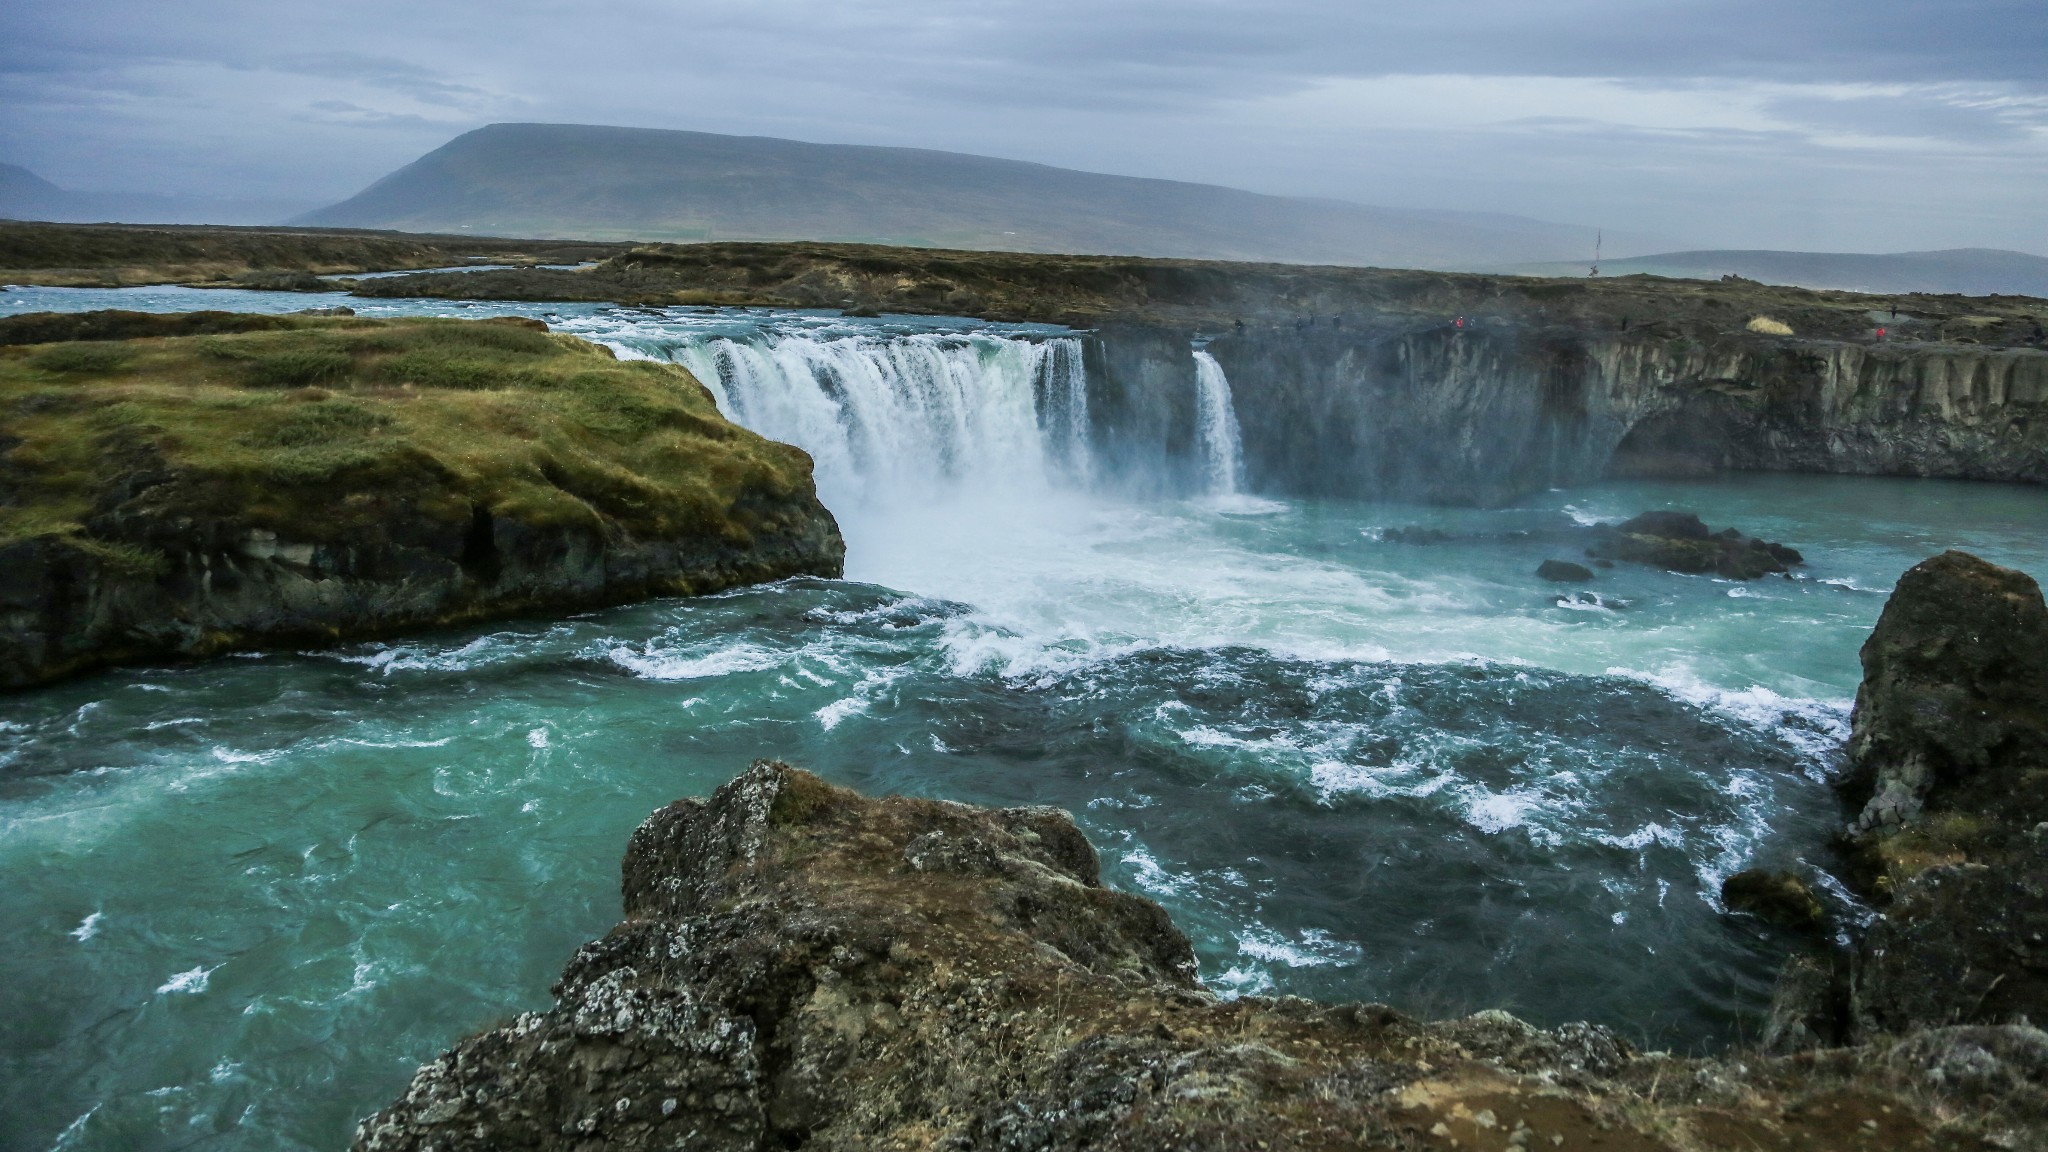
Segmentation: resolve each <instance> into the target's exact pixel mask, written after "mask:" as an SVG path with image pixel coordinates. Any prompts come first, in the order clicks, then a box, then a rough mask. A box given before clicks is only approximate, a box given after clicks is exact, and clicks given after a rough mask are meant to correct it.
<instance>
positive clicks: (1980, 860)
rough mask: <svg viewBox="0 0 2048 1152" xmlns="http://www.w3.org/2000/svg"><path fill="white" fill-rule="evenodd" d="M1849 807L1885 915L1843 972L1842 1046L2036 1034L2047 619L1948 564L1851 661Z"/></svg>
mask: <svg viewBox="0 0 2048 1152" xmlns="http://www.w3.org/2000/svg"><path fill="white" fill-rule="evenodd" d="M1863 671H1864V677H1863V685H1862V687H1861V688H1860V689H1859V690H1858V692H1857V695H1856V710H1855V714H1854V718H1853V720H1852V732H1851V737H1850V744H1849V757H1850V769H1849V771H1848V773H1847V774H1846V775H1845V778H1844V782H1843V785H1844V794H1845V798H1846V799H1847V800H1848V802H1849V806H1850V809H1851V811H1852V812H1853V813H1854V818H1853V821H1852V823H1851V824H1850V827H1849V846H1850V851H1851V853H1852V857H1853V859H1854V860H1855V861H1856V862H1857V864H1858V865H1859V866H1860V873H1861V875H1860V880H1861V882H1862V884H1863V886H1864V888H1865V889H1866V891H1867V892H1868V893H1869V895H1870V896H1871V898H1872V899H1874V900H1875V901H1877V902H1878V903H1879V904H1880V905H1882V906H1883V907H1884V908H1885V915H1884V916H1883V917H1882V918H1881V919H1880V920H1879V921H1878V922H1877V923H1876V924H1875V925H1873V926H1872V928H1871V929H1870V931H1869V933H1868V934H1867V935H1866V936H1865V938H1864V940H1863V942H1862V945H1861V948H1860V950H1859V951H1858V953H1857V955H1856V957H1855V961H1854V965H1853V969H1852V970H1851V971H1850V972H1848V973H1846V974H1845V975H1846V976H1847V979H1848V981H1849V983H1850V985H1851V987H1852V995H1851V996H1850V999H1849V1009H1850V1012H1851V1017H1850V1019H1849V1020H1848V1022H1847V1023H1848V1029H1847V1030H1848V1031H1849V1032H1850V1033H1851V1034H1871V1033H1875V1032H1882V1031H1896V1030H1899V1029H1902V1028H1907V1027H1915V1026H1934V1025H1944V1024H1980V1023H1981V1024H2002V1023H2010V1022H2015V1021H2018V1022H2024V1021H2027V1020H2033V1021H2048V943H2044V941H2048V823H2044V821H2048V607H2044V605H2043V602H2042V597H2041V589H2040V586H2039V585H2037V584H2036V583H2035V582H2034V581H2033V580H2032V579H2031V578H2030V577H2028V576H2027V575H2026V574H2025V573H2022V572H2016V571H2013V570H2012V569H2009V568H2000V567H1998V566H1997V565H1993V564H1987V563H1985V562H1984V561H1982V560H1979V559H1977V558H1976V557H1974V556H1971V555H1968V554H1967V553H1963V552H1945V553H1943V554H1941V555H1940V556H1936V557H1935V558H1933V559H1931V560H1928V561H1926V562H1925V563H1922V564H1920V565H1918V566H1916V567H1915V568H1913V569H1912V570H1911V571H1909V572H1907V573H1906V574H1905V576H1904V577H1903V578H1901V579H1900V581H1899V585H1898V589H1897V590H1896V591H1895V592H1893V594H1892V598H1891V600H1890V601H1889V602H1888V603H1887V604H1886V605H1885V609H1884V614H1883V615H1882V616H1881V617H1880V618H1879V620H1878V624H1877V628H1876V629H1875V630H1874V631H1873V632H1872V633H1871V636H1870V640H1869V641H1868V642H1867V643H1866V644H1865V645H1864V647H1863Z"/></svg>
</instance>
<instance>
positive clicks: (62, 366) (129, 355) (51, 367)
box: [31, 344, 135, 376]
mask: <svg viewBox="0 0 2048 1152" xmlns="http://www.w3.org/2000/svg"><path fill="white" fill-rule="evenodd" d="M133 359H135V350H134V349H132V348H129V347H126V346H124V345H121V344H59V345H57V346H55V347H53V348H49V349H47V350H45V351H43V352H42V353H40V354H38V355H37V356H35V357H34V359H33V360H32V361H31V363H33V364H34V365H35V366H36V367H38V368H40V369H42V370H43V371H45V372H56V373H60V374H64V375H70V374H73V373H76V374H79V375H100V376H103V375H106V374H108V373H112V372H119V371H120V370H121V369H123V368H125V367H127V366H128V362H129V361H131V360H133Z"/></svg>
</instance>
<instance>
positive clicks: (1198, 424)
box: [1195, 348, 1244, 496]
mask: <svg viewBox="0 0 2048 1152" xmlns="http://www.w3.org/2000/svg"><path fill="white" fill-rule="evenodd" d="M1195 436H1196V439H1198V440H1199V441H1200V442H1201V445H1202V474H1203V479H1204V481H1205V482H1206V487H1207V491H1208V494H1209V495H1211V496H1235V495H1237V494H1238V492H1239V491H1240V490H1241V489H1242V488H1243V487H1244V439H1243V437H1242V435H1241V434H1240V433H1239V432H1238V427H1237V412H1236V409H1235V407H1234V406H1233V405H1232V403H1231V400H1230V380H1229V378H1228V377H1226V376H1224V375H1223V365H1221V364H1218V363H1217V362H1216V358H1215V357H1214V356H1211V355H1209V353H1208V352H1206V351H1204V350H1202V349H1200V348H1197V349H1196V350H1195Z"/></svg>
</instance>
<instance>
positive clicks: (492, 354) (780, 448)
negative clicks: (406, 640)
mask: <svg viewBox="0 0 2048 1152" xmlns="http://www.w3.org/2000/svg"><path fill="white" fill-rule="evenodd" d="M60 320H61V321H62V322H63V323H62V324H61V325H59V326H60V327H66V328H67V329H72V328H75V329H77V330H76V331H72V332H70V334H71V335H73V336H77V337H80V338H78V339H74V340H70V341H65V342H57V343H49V342H42V341H43V340H44V338H45V337H46V336H47V335H49V333H47V332H44V331H42V328H46V327H48V326H49V325H50V324H51V323H54V322H56V321H60ZM39 325H40V326H41V327H39ZM0 326H4V330H0V345H5V346H4V347H0V411H4V413H5V424H6V427H7V429H8V433H7V437H6V439H5V440H4V441H0V444H4V447H5V455H4V457H0V465H4V474H0V475H4V481H5V484H6V487H7V491H8V495H9V497H10V499H9V501H8V506H7V508H6V510H5V512H4V514H0V570H4V571H5V572H6V573H7V577H6V580H5V582H4V584H0V607H4V609H5V615H4V620H5V627H4V629H0V686H5V687H17V688H18V687H22V686H25V685H29V684H35V683H40V682H43V681H47V680H50V679H54V678H56V677H59V676H64V675H68V674H71V673H74V672H77V671H81V670H84V669H88V668H93V667H99V666H104V665H106V664H110V663H126V662H133V661H137V660H154V659H164V658H177V657H195V656H205V655H213V654H217V653H221V652H228V651H236V650H241V649H247V648H253V647H265V646H275V645H281V644H282V645H300V644H306V643H331V642H333V641H336V640H340V639H344V638H359V637H365V636H375V635H383V634H388V633H392V632H397V631H403V630H411V629H418V628H422V627H430V626H440V625H447V624H451V623H457V622H462V621H468V620H476V619H483V618H488V617H493V616H504V615H510V614H514V613H518V612H531V611H552V612H562V611H568V610H573V609H577V608H587V607H595V606H601V605H605V604H613V603H619V602H621V601H626V600H633V599H640V598H644V597H647V596H655V595H672V594H679V593H702V592H710V591H716V590H719V589H722V588H726V587H730V586H732V585H735V584H741V583H750V582H758V581H762V580H773V579H779V578H782V577H785V576H791V575H799V574H809V575H819V576H834V575H837V574H838V572H839V570H840V564H841V557H842V556H843V554H844V544H843V543H842V542H841V540H840V538H839V532H838V528H837V526H836V524H835V523H834V522H833V520H832V517H831V515H830V513H828V512H826V511H825V509H824V508H823V506H822V505H820V504H819V503H818V500H817V496H816V493H815V489H814V487H813V485H812V480H811V462H810V458H809V457H808V456H806V455H805V454H804V453H803V452H802V451H801V450H800V449H796V448H792V447H789V446H787V445H782V444H776V443H774V442H772V441H768V440H765V439H763V438H761V437H759V436H756V435H754V434H753V433H750V432H747V431H745V430H744V429H741V428H739V427H737V426H735V425H733V424H731V423H730V422H728V421H727V420H726V419H725V418H724V417H723V416H721V415H719V413H718V410H717V408H716V406H715V405H714V404H713V402H712V399H711V396H710V394H709V393H708V392H707V391H706V390H705V389H704V388H703V386H702V385H700V384H698V383H697V382H696V381H694V380H693V379H691V378H690V377H689V376H688V374H687V373H685V372H684V371H682V370H681V369H678V368H674V367H671V366H667V365H657V364H652V363H646V362H641V363H622V362H619V361H617V360H616V359H614V357H613V356H612V354H611V353H610V352H609V351H608V350H606V349H604V348H601V347H598V346H596V345H592V344H588V343H585V342H583V341H581V340H577V339H575V338H573V337H564V336H555V335H551V334H549V333H548V331H547V329H546V326H545V325H542V324H539V323H537V322H533V321H523V320H516V319H513V320H505V321H496V322H491V321H485V322H462V321H436V320H398V321H392V320H374V319H366V318H356V317H345V316H243V315H236V314H229V313H217V314H206V313H200V314H190V315H186V316H174V317H164V316H153V315H146V314H141V313H111V314H110V313H98V314H90V315H83V316H67V317H54V318H53V317H36V316H27V317H16V318H11V319H9V320H7V321H4V322H0ZM164 333H174V334H164ZM123 337H127V338H123ZM14 338H20V339H23V340H31V341H37V342H35V343H11V340H13V339H14Z"/></svg>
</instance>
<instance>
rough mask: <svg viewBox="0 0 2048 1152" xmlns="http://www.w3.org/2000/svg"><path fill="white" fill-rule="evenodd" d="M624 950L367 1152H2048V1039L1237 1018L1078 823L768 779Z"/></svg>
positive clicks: (631, 853) (580, 976)
mask: <svg viewBox="0 0 2048 1152" xmlns="http://www.w3.org/2000/svg"><path fill="white" fill-rule="evenodd" d="M623 894H624V904H625V916H626V918H625V920H624V922H622V923H621V924H620V925H619V926H618V927H617V928H615V929H613V930H612V932H611V933H610V934H609V935H607V936H605V937H604V938H603V939H601V940H598V941H595V942H593V943H591V944H589V945H587V946H585V947H584V948H583V949H582V950H581V951H579V952H578V953H577V954H576V956H575V958H574V959H573V960H572V961H571V962H570V964H569V967H568V969H567V970H566V971H565V972H564V974H563V977H562V981H561V983H560V984H559V985H557V987H556V990H555V991H556V997H557V999H556V1003H555V1005H554V1007H552V1008H550V1009H549V1010H547V1011H544V1012H535V1013H530V1014H527V1015H524V1016H521V1017H519V1018H518V1019H516V1020H514V1021H512V1022H511V1023H509V1024H507V1025H506V1026H504V1027H502V1028H499V1029H497V1030H494V1031H490V1032H486V1033H483V1034H481V1035H479V1036H476V1037H473V1038H471V1039H469V1040H466V1041H464V1042H462V1043H461V1044H459V1045H457V1046H456V1047H455V1048H454V1049H453V1050H452V1051H450V1052H449V1053H448V1054H446V1055H444V1056H442V1057H441V1058H440V1059H438V1060H436V1061H434V1062H433V1063H431V1064H428V1065H427V1066H425V1067H424V1068H422V1069H421V1070H420V1072H419V1074H418V1075H417V1077H416V1078H415V1079H414V1081H413V1083H412V1085H411V1087H410V1088H409V1089H407V1091H406V1092H405V1094H404V1096H403V1097H402V1098H401V1099H400V1100H398V1101H397V1102H395V1103H394V1104H393V1105H392V1106H391V1107H389V1108H387V1109H385V1110H384V1111H382V1112H380V1113H378V1114H377V1115H375V1116H372V1117H370V1118H369V1119H368V1120H366V1121H364V1123H363V1124H362V1126H361V1128H360V1129H359V1131H358V1134H357V1138H356V1144H355V1147H356V1149H357V1152H401V1150H402V1152H415V1150H417V1152H425V1150H427V1149H436V1150H440V1152H466V1150H478V1152H481V1150H483V1149H493V1150H502V1149H565V1150H566V1149H577V1150H590V1149H597V1148H611V1149H621V1150H625V1149H635V1150H637V1149H657V1148H658V1149H671V1148H676V1149H732V1150H739V1149H746V1150H754V1149H773V1148H806V1149H818V1150H821V1152H822V1150H826V1149H848V1150H851V1149H1006V1150H1024V1149H1082V1148H1102V1149H1159V1150H1162V1152H1163V1150H1165V1149H1188V1148H1198V1149H1242V1148H1300V1149H1339V1148H1395V1149H1425V1148H1430V1149H1449V1148H1483V1149H1541V1148H1568V1149H1569V1148H1605V1149H1632V1150H1653V1149H1669V1150H1673V1152H1678V1150H1699V1149H1731V1150H1732V1149H1743V1150H1754V1149H1788V1150H1789V1149H1830V1148H1927V1149H1934V1148H1942V1149H1960V1148H1973V1147H2006V1148H2012V1147H2038V1146H2040V1142H2041V1140H2042V1139H2043V1138H2044V1137H2048V1036H2044V1035H2043V1034H2042V1033H2040V1032H2038V1031H2035V1030H2034V1029H2031V1028H2026V1027H2015V1026H2007V1027H1963V1028H1934V1029H1921V1030H1912V1031H1908V1032H1906V1033H1903V1034H1901V1035H1899V1036H1888V1037H1884V1038H1882V1039H1880V1040H1876V1041H1873V1042H1871V1043H1866V1044H1864V1045H1861V1046H1859V1047H1854V1048H1835V1049H1823V1050H1814V1051H1807V1052H1803V1053H1799V1054H1796V1055H1791V1056H1778V1057H1770V1056H1746V1057H1743V1058H1740V1059H1736V1058H1728V1059H1719V1060H1706V1059H1677V1058H1674V1057H1671V1056H1669V1055H1666V1054H1663V1053H1641V1052H1637V1051H1635V1050H1634V1049H1632V1048H1631V1047H1630V1046H1629V1045H1628V1044H1627V1043H1626V1042H1625V1041H1623V1040H1622V1039H1620V1038H1618V1037H1616V1036H1615V1035H1613V1034H1611V1033H1609V1032H1607V1031H1606V1030H1604V1029H1601V1028H1597V1027H1592V1026H1587V1025H1572V1026H1565V1027H1562V1028H1558V1029H1554V1030H1541V1029H1537V1028H1534V1027H1531V1026H1529V1025H1527V1024H1525V1023H1522V1022H1521V1021H1518V1020H1516V1019H1515V1018H1514V1017H1512V1016H1509V1015H1507V1014H1505V1013H1502V1012H1482V1013H1479V1014H1478V1015H1475V1016H1471V1017H1468V1018H1465V1019H1461V1020H1452V1021H1445V1022H1439V1023H1423V1022H1419V1021H1416V1020H1413V1019H1410V1018H1408V1017H1406V1016H1403V1015H1401V1014H1400V1013H1398V1012H1395V1011H1393V1010H1391V1009H1389V1008H1386V1007H1384V1006H1379V1005H1359V1004H1346V1005H1334V1006H1325V1005H1318V1004H1314V1003H1310V1002H1308V1001H1304V1000H1298V999H1279V1000H1272V999H1261V998H1245V999H1241V1000H1235V1001H1223V1000H1219V999H1217V998H1216V997H1214V996H1213V995H1211V994H1209V993H1208V992H1207V991H1206V990H1205V989H1204V988H1203V986H1202V985H1201V983H1200V982H1199V981H1198V980H1197V978H1196V975H1195V965H1194V958H1193V954H1192V952H1191V950H1190V948H1189V946H1188V942H1187V941H1186V939H1185V938H1184V937H1183V936H1182V935H1181V934H1180V933H1179V932H1178V931H1177V930H1176V929H1175V928H1174V926H1173V924H1172V923H1171V922H1170V921H1169V920H1168V918H1167V917H1166V915H1165V913H1164V912H1162V911H1161V910H1160V909H1159V908H1158V907H1157V906H1156V905H1154V904H1152V903H1151V902H1150V901H1147V900H1143V899H1140V898H1138V897H1134V896H1129V895H1124V894H1120V893H1117V892H1113V891H1110V890H1108V889H1105V888H1104V887H1102V885H1101V882H1100V880H1099V877H1098V875H1097V867H1096V859H1095V855H1094V852H1093V850H1092V849H1091V848H1090V847H1089V845H1088V843H1087V841H1086V840H1085V839H1084V838H1083V837H1082V836H1081V834H1080V833H1079V831H1078V830H1076V828H1075V827H1074V825H1073V823H1072V822H1071V821H1070V820H1069V819H1068V817H1067V816H1066V815H1065V814H1064V813H1061V812H1058V811H1055V810H1050V809H1042V808H1021V809H1004V810H988V809H978V808H971V807H967V806H964V805H959V804H949V803H944V802H938V801H930V800H914V799H905V798H900V797H897V798H888V799H869V798H865V797H862V796H859V795H856V794H854V793H852V792H848V791H845V790H843V789H839V788H835V787H833V786H831V785H829V784H826V783H825V782H824V781H822V780H819V779H817V778H816V777H814V776H811V775H809V774H807V773H804V772H800V771H797V770H795V769H792V768H789V767H787V766H786V765H782V764H777V763H770V762H759V763H756V764H755V765H754V766H753V767H752V768H750V769H749V770H748V771H747V772H746V773H744V774H743V775H741V776H740V777H739V778H737V779H736V780H734V781H732V782H731V783H729V784H727V785H726V786H724V787H723V788H721V789H719V790H718V792H717V793H716V794H715V795H713V796H712V797H711V798H709V799H708V800H694V799H693V800H683V801H679V802H677V803H675V804H672V805H670V806H669V807H667V808H664V809H662V810H661V811H659V812H656V813H655V814H654V815H653V816H652V817H650V818H649V819H648V821H647V822H646V823H645V824H644V825H642V826H641V828H640V829H639V831H637V832H636V833H634V835H633V838H632V842H631V844H630V846H629V848H628V850H627V854H626V862H625V868H624V883H623Z"/></svg>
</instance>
